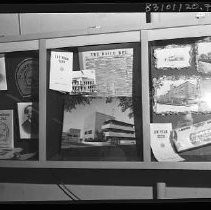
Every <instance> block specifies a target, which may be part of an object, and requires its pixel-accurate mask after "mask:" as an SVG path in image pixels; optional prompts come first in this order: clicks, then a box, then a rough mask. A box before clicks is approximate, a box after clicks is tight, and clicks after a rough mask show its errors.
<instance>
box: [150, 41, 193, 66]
mask: <svg viewBox="0 0 211 210" xmlns="http://www.w3.org/2000/svg"><path fill="white" fill-rule="evenodd" d="M190 52H191V45H185V46H177V45H169V46H167V47H165V48H157V49H155V51H154V56H155V58H156V64H155V67H156V68H158V69H165V68H177V69H181V68H185V67H190V65H191V64H190V62H191V55H190Z"/></svg>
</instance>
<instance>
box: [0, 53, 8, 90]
mask: <svg viewBox="0 0 211 210" xmlns="http://www.w3.org/2000/svg"><path fill="white" fill-rule="evenodd" d="M0 90H7V80H6V68H5V57H4V56H3V55H0Z"/></svg>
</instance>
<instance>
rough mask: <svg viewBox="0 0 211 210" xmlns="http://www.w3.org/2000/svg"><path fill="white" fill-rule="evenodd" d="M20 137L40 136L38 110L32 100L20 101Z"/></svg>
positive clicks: (31, 137)
mask: <svg viewBox="0 0 211 210" xmlns="http://www.w3.org/2000/svg"><path fill="white" fill-rule="evenodd" d="M18 119H19V131H20V139H33V138H38V135H39V133H38V129H39V125H38V111H37V109H36V104H35V103H32V102H23V103H18Z"/></svg>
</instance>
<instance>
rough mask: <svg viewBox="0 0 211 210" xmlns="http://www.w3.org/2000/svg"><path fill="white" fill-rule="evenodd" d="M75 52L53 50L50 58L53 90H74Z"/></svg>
mask: <svg viewBox="0 0 211 210" xmlns="http://www.w3.org/2000/svg"><path fill="white" fill-rule="evenodd" d="M72 70H73V53H72V52H61V51H52V52H51V59H50V85H49V88H50V89H52V90H57V91H62V92H71V91H72Z"/></svg>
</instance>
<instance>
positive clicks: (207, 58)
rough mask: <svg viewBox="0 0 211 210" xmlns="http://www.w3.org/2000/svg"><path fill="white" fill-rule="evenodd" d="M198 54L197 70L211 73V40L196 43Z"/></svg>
mask: <svg viewBox="0 0 211 210" xmlns="http://www.w3.org/2000/svg"><path fill="white" fill-rule="evenodd" d="M196 49H197V55H196V64H197V71H198V72H201V73H204V74H210V73H211V42H198V43H196Z"/></svg>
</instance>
